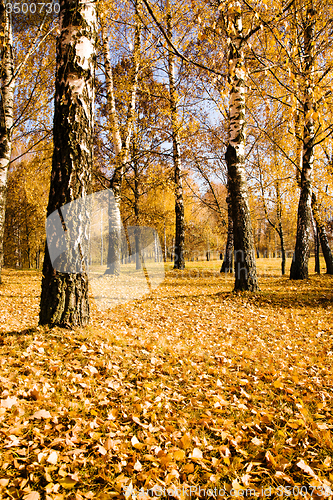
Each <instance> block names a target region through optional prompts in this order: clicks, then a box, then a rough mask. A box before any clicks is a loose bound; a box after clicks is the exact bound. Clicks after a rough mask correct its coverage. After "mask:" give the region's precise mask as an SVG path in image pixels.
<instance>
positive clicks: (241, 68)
mask: <svg viewBox="0 0 333 500" xmlns="http://www.w3.org/2000/svg"><path fill="white" fill-rule="evenodd" d="M227 29H228V36H229V39H228V42H229V54H228V63H229V68H228V71H229V74H228V80H229V84H230V100H229V138H228V147H227V151H226V155H225V158H226V162H227V166H228V188H229V193H230V199H231V208H232V219H233V232H234V249H235V261H234V262H235V290H250V291H255V290H257V289H258V283H257V272H256V262H255V250H254V240H253V234H252V223H251V215H250V208H249V202H248V187H247V180H246V173H245V160H244V154H245V143H246V130H245V126H246V123H245V93H246V85H245V76H246V73H245V63H244V54H243V49H242V43H243V26H242V14H241V4H240V2H239V1H238V0H236V1H233V2H231V4H230V6H229V12H228V27H227Z"/></svg>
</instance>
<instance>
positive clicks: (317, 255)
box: [313, 222, 320, 274]
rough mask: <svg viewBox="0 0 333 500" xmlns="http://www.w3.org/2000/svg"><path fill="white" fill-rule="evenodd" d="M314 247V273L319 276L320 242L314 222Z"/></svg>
mask: <svg viewBox="0 0 333 500" xmlns="http://www.w3.org/2000/svg"><path fill="white" fill-rule="evenodd" d="M313 227H314V243H315V245H314V247H315V273H317V274H320V240H319V231H318V224H317V223H316V222H315V223H314V225H313Z"/></svg>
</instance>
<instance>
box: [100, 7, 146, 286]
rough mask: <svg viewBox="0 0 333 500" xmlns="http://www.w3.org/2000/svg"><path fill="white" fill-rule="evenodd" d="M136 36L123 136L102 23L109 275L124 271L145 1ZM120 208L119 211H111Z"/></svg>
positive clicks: (137, 19)
mask: <svg viewBox="0 0 333 500" xmlns="http://www.w3.org/2000/svg"><path fill="white" fill-rule="evenodd" d="M135 8H136V15H135V35H134V48H133V57H132V71H131V76H130V102H129V106H128V110H127V120H126V125H125V127H124V129H125V130H124V134H123V139H122V137H121V133H120V126H119V122H118V115H117V110H116V101H115V95H114V86H113V75H112V66H111V61H110V49H109V41H108V37H107V35H106V31H105V27H104V26H102V42H103V55H104V64H105V81H106V89H107V108H108V115H109V120H110V129H111V135H112V140H113V145H114V149H115V155H116V157H115V170H114V173H113V176H112V179H111V181H110V188H111V189H112V191H113V195H114V203H112V204H111V207H110V209H109V242H108V260H107V262H108V264H107V270H106V271H105V273H106V274H111V275H115V276H117V275H119V273H120V255H121V251H120V248H121V217H120V202H121V190H122V183H123V177H124V171H125V167H126V164H127V161H128V153H129V146H130V141H131V137H132V130H133V123H134V117H135V105H136V94H137V87H138V76H139V67H140V46H141V30H142V25H141V20H140V9H141V0H136V4H135ZM112 210H116V211H117V212H119V214H113V215H112V214H111V211H112Z"/></svg>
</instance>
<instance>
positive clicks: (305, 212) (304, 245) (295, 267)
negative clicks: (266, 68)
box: [290, 8, 315, 280]
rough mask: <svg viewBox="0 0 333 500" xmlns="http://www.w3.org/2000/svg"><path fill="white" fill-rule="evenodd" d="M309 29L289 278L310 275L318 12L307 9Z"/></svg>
mask: <svg viewBox="0 0 333 500" xmlns="http://www.w3.org/2000/svg"><path fill="white" fill-rule="evenodd" d="M306 22H307V24H306V27H305V30H304V54H305V80H306V85H305V95H304V134H303V137H304V139H303V162H302V173H301V193H300V199H299V204H298V214H297V235H296V245H295V252H294V258H293V261H292V264H291V268H290V279H296V280H299V279H307V278H308V276H309V269H308V266H309V251H310V228H311V193H312V170H313V153H314V152H313V150H314V134H315V131H314V121H313V112H314V107H315V103H314V88H313V72H314V48H313V47H314V41H313V36H314V26H315V11H314V10H313V9H312V8H308V9H307V14H306Z"/></svg>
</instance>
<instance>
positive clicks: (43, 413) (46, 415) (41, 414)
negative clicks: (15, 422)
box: [31, 410, 52, 419]
mask: <svg viewBox="0 0 333 500" xmlns="http://www.w3.org/2000/svg"><path fill="white" fill-rule="evenodd" d="M31 418H38V419H40V418H52V415H51V413H50V412H49V411H47V410H39V411H36V412H35V413H34V414H33V415H32V417H31Z"/></svg>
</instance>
